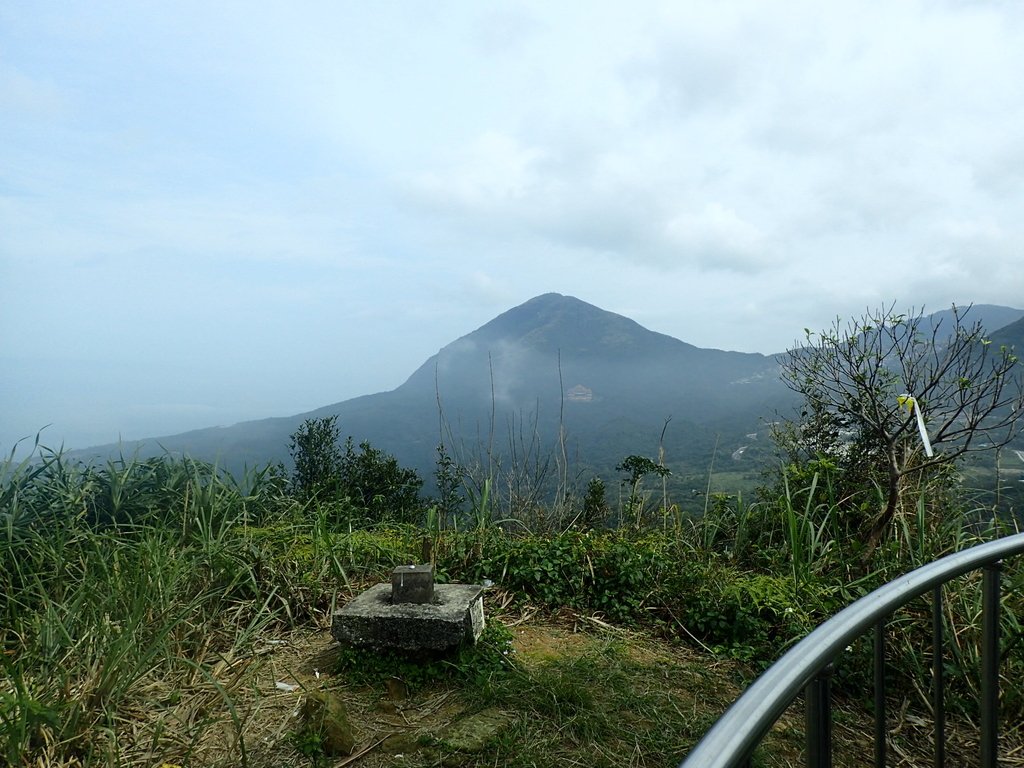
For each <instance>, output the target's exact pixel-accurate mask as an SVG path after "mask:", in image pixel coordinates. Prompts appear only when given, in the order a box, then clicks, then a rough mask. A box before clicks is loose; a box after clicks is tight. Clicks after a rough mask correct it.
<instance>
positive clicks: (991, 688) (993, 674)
mask: <svg viewBox="0 0 1024 768" xmlns="http://www.w3.org/2000/svg"><path fill="white" fill-rule="evenodd" d="M1022 553H1024V533H1021V534H1016V535H1014V536H1007V537H1005V538H1002V539H998V540H996V541H991V542H988V543H986V544H979V545H977V546H975V547H971V548H969V549H966V550H963V551H962V552H956V553H954V554H952V555H947V556H946V557H943V558H941V559H939V560H936V561H935V562H933V563H929V564H928V565H925V566H922V567H921V568H918V569H916V570H914V571H911V572H910V573H907V574H904V575H903V576H900V577H899V578H897V579H894V580H893V581H890V582H889V583H887V584H885V585H883V586H881V587H879V588H878V589H876V590H875V591H873V592H871V593H870V594H868V595H865V596H864V597H862V598H860V599H859V600H857V601H856V602H854V603H853V604H852V605H849V606H847V607H846V608H844V609H843V610H841V611H840V612H839V613H837V614H836V615H835V616H833V617H832V618H831V619H829V620H828V621H826V622H825V623H824V624H822V625H821V626H819V627H818V628H817V629H815V630H814V631H813V632H811V633H810V634H809V635H807V637H805V638H804V639H803V640H801V641H800V642H799V643H797V644H796V645H795V646H793V648H791V649H790V650H789V651H788V652H787V653H786V654H785V655H784V656H782V658H780V659H779V660H778V661H777V662H775V664H773V665H772V666H771V667H770V668H769V669H767V670H766V671H765V672H764V673H763V674H762V675H761V676H760V677H759V678H758V679H757V680H755V681H754V683H753V684H752V685H751V686H750V687H749V688H747V690H746V691H745V692H744V693H743V695H742V696H740V698H739V699H737V700H736V701H735V702H734V703H733V705H732V706H731V707H730V708H729V709H728V710H727V711H726V712H725V714H724V715H722V717H721V718H719V720H718V722H716V723H715V725H714V726H712V727H711V729H710V730H709V731H708V732H707V733H706V734H705V735H704V738H703V739H701V741H700V742H699V743H698V744H697V746H695V747H694V748H693V749H692V750H691V751H690V753H689V755H687V757H686V758H685V759H684V760H683V762H682V763H681V764H680V768H741V767H742V766H749V765H750V758H751V755H752V754H753V752H754V749H755V748H756V747H757V746H758V744H760V743H761V740H762V739H763V738H764V736H765V734H766V733H767V732H768V730H769V729H770V728H771V727H772V725H773V724H774V723H775V722H776V721H777V720H778V719H779V717H781V715H782V713H783V712H785V711H786V709H787V708H788V707H789V706H790V704H792V703H793V700H794V699H795V698H796V697H797V695H798V694H799V693H800V691H801V690H803V691H804V692H805V702H806V711H807V731H806V740H807V746H806V760H807V765H808V766H810V767H811V768H824V767H827V766H831V765H832V710H831V696H830V677H831V674H832V664H833V662H834V661H835V660H836V658H838V656H839V654H840V653H842V651H843V650H844V649H845V648H846V647H847V646H848V645H849V644H850V643H851V642H853V641H854V640H855V639H857V638H858V637H860V636H861V635H864V634H866V633H867V632H868V631H870V630H871V629H872V628H874V635H875V638H874V642H875V647H874V667H875V669H874V681H875V766H876V767H877V768H883V766H884V765H885V759H886V740H885V737H886V713H885V675H884V671H885V624H886V621H887V620H888V618H889V617H890V616H891V615H892V614H893V612H894V611H896V609H898V608H901V607H903V606H904V605H906V604H907V603H909V602H910V601H911V600H913V599H915V598H917V597H920V596H922V595H924V594H926V593H928V592H929V591H931V592H932V600H933V605H932V616H933V621H932V642H933V643H934V648H935V652H934V653H933V654H932V657H933V667H932V675H933V683H934V684H933V686H932V696H933V700H932V708H933V711H934V730H935V745H934V750H935V752H934V758H935V765H936V766H941V765H943V763H944V760H945V746H944V745H945V738H944V736H945V705H944V703H943V685H942V661H943V654H942V646H943V629H942V585H943V584H945V583H946V582H948V581H951V580H952V579H955V578H956V577H957V576H961V575H963V574H965V573H968V572H970V571H975V570H978V569H979V568H980V569H984V576H983V581H982V640H981V642H982V648H981V702H980V703H981V720H980V726H981V738H980V744H981V755H980V758H981V766H982V768H995V766H996V747H997V743H998V708H997V705H998V700H999V597H1000V591H999V576H1000V565H1001V561H1002V560H1003V559H1005V558H1007V557H1012V556H1014V555H1019V554H1022Z"/></svg>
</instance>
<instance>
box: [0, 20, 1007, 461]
mask: <svg viewBox="0 0 1024 768" xmlns="http://www.w3.org/2000/svg"><path fill="white" fill-rule="evenodd" d="M1022 39H1024V4H1020V3H1017V2H1005V3H1001V2H967V1H961V2H953V1H952V0H946V1H944V0H927V1H925V0H907V1H906V2H898V3H894V2H891V0H884V1H880V2H870V1H867V2H859V1H856V0H855V1H854V2H847V3H822V2H820V1H819V0H807V1H806V2H804V1H802V0H799V1H798V0H792V1H791V0H777V1H776V2H771V3H765V2H762V1H761V0H749V1H744V0H738V1H737V2H730V1H729V0H714V1H709V2H697V1H696V0H688V1H687V2H680V0H674V1H673V2H664V3H660V2H643V1H642V0H641V1H639V2H631V3H622V2H601V1H599V0H586V1H585V2H584V1H582V0H581V1H578V2H564V3H551V2H503V1H502V0H493V1H489V2H486V3H481V2H469V1H468V0H467V1H466V2H446V1H445V0H439V1H438V2H430V3H422V2H413V1H412V0H409V1H408V2H388V1H386V0H382V1H380V2H372V3H367V2H351V1H343V0H339V1H332V2H326V1H324V2H306V1H303V0H289V1H288V2H275V1H274V0H261V2H259V3H252V2H233V1H231V0H225V1H224V2H221V1H220V0H203V2H194V1H193V0H175V2H173V3H171V2H148V1H147V0H131V1H130V2H129V1H128V0H122V1H109V2H104V0H90V2H88V3H73V2H66V1H62V2H56V1H55V0H33V2H31V3H22V2H16V1H15V0H0V453H2V454H7V453H8V452H9V451H10V450H11V448H12V447H13V446H14V445H15V443H16V441H18V440H19V439H20V438H23V437H28V438H29V443H30V442H31V441H32V439H33V438H34V436H35V434H36V433H37V432H39V430H41V429H42V430H43V431H42V436H41V441H42V442H43V443H44V444H46V445H48V446H50V447H57V446H59V445H61V444H63V445H64V446H66V447H68V448H75V447H85V446H90V445H95V444H98V443H108V442H114V441H117V440H118V439H124V440H131V439H136V438H141V437H150V436H156V435H166V434H173V433H177V432H182V431H185V430H188V429H194V428H201V427H208V426H215V425H227V424H233V423H236V422H239V421H244V420H248V419H256V418H264V417H268V416H285V415H292V414H297V413H302V412H305V411H308V410H311V409H314V408H317V407H320V406H323V405H327V404H330V403H334V402H339V401H342V400H346V399H348V398H351V397H355V396H358V395H362V394H369V393H372V392H378V391H384V390H390V389H394V388H395V387H397V386H399V385H401V384H402V382H403V381H404V380H405V379H406V378H407V377H408V376H409V375H410V374H411V373H412V372H413V371H414V370H415V369H416V368H417V367H418V366H419V365H420V364H422V363H423V362H424V361H425V360H426V359H427V358H429V357H430V356H431V355H433V354H434V353H436V352H437V351H438V350H439V349H440V348H441V347H443V346H444V345H446V344H448V343H449V342H451V341H453V340H455V339H456V338H458V337H460V336H462V335H464V334H467V333H469V332H471V331H473V330H474V329H476V328H478V327H479V326H481V325H483V324H484V323H486V322H487V321H488V320H490V319H492V318H493V317H495V316H496V315H498V314H500V313H501V312H503V311H505V310H507V309H510V308H511V307H513V306H516V305H518V304H521V303H523V302H524V301H527V300H528V299H530V298H532V297H534V296H537V295H539V294H542V293H547V292H551V291H555V292H558V293H563V294H567V295H571V296H576V297H578V298H580V299H582V300H584V301H587V302H590V303H592V304H595V305H597V306H599V307H601V308H603V309H606V310H609V311H612V312H617V313H619V314H623V315H626V316H628V317H631V318H633V319H634V320H636V321H637V322H639V323H640V324H641V325H644V326H645V327H647V328H650V329H651V330H655V331H658V332H661V333H666V334H669V335H672V336H675V337H677V338H679V339H682V340H684V341H687V342H689V343H691V344H696V345H698V346H701V347H715V348H721V349H730V350H739V351H752V352H763V353H773V352H780V351H782V350H784V349H786V348H788V347H790V346H792V345H793V343H794V342H795V341H796V340H798V339H799V338H801V337H802V336H803V329H804V328H811V329H820V328H826V327H828V326H829V325H830V324H831V323H832V321H834V320H835V319H836V318H838V317H843V318H846V317H852V316H856V315H858V314H860V313H863V312H864V311H865V310H866V309H868V308H874V307H878V306H883V305H888V304H891V303H896V304H897V305H899V306H900V307H923V308H925V309H927V310H929V311H935V310H939V309H945V308H948V307H949V306H950V305H951V304H952V303H954V302H955V303H957V304H967V303H971V302H974V303H985V304H1000V305H1005V306H1011V307H1017V308H1024V215H1022V212H1024V78H1022V77H1021V73H1022V72H1024V45H1021V44H1020V41H1021V40H1022ZM24 445H26V443H23V444H22V446H24Z"/></svg>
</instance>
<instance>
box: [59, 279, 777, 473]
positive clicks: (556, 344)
mask: <svg viewBox="0 0 1024 768" xmlns="http://www.w3.org/2000/svg"><path fill="white" fill-rule="evenodd" d="M790 399H791V398H790V395H789V393H788V391H787V390H785V388H784V387H783V386H782V385H781V383H780V382H779V381H778V377H777V371H776V363H775V361H774V359H773V357H771V356H766V355H760V354H749V353H739V352H726V351H721V350H711V349H700V348H698V347H695V346H693V345H691V344H687V343H685V342H682V341H680V340H678V339H674V338H672V337H670V336H666V335H663V334H659V333H654V332H652V331H649V330H647V329H645V328H643V327H642V326H640V325H639V324H637V323H635V322H634V321H632V320H630V319H629V318H626V317H623V316H621V315H616V314H613V313H611V312H606V311H604V310H601V309H599V308H598V307H595V306H593V305H591V304H587V303H586V302H583V301H580V300H579V299H576V298H573V297H569V296H562V295H559V294H545V295H543V296H538V297H537V298H535V299H532V300H530V301H528V302H526V303H525V304H522V305H520V306H518V307H515V308H513V309H511V310H509V311H507V312H505V313H503V314H501V315H499V316H498V317H496V318H494V319H493V320H492V321H490V322H489V323H487V324H485V325H484V326H482V327H481V328H479V329H477V330H476V331H474V332H472V333H470V334H467V335H466V336H463V337H461V338H459V339H457V340H455V341H453V342H452V343H451V344H449V345H447V346H446V347H444V348H443V349H441V350H440V351H439V352H438V353H437V354H436V355H434V356H433V357H431V358H430V359H429V360H427V361H425V362H424V363H423V365H421V366H420V367H419V368H418V369H417V370H416V371H415V372H414V373H413V374H412V375H411V376H410V377H409V379H408V380H407V381H406V382H405V383H404V384H402V385H401V386H400V387H398V388H397V389H395V390H393V391H390V392H382V393H378V394H373V395H366V396H363V397H358V398H354V399H351V400H346V401H344V402H340V403H334V404H332V405H327V406H324V407H323V408H319V409H317V410H314V411H311V412H308V413H302V414H296V415H294V416H290V417H284V418H273V419H264V420H260V421H251V422H244V423H241V424H236V425H234V426H231V427H218V428H212V429H203V430H197V431H192V432H188V433H185V434H179V435H172V436H166V437H159V438H152V439H147V440H143V441H139V442H136V443H128V444H125V445H123V446H121V447H120V450H121V451H123V452H126V453H131V452H135V451H138V452H139V454H140V455H141V456H149V455H156V454H159V453H161V452H163V451H169V452H171V453H188V454H190V455H192V456H195V457H199V458H203V459H207V460H210V461H217V462H218V463H220V464H221V465H223V466H225V467H228V468H230V469H233V470H236V469H239V468H241V467H242V466H244V465H249V466H255V465H259V464H264V463H266V462H276V461H283V462H287V460H288V455H287V445H288V436H289V435H290V434H291V433H292V432H293V431H294V430H295V429H296V428H297V427H298V426H299V425H300V424H301V423H302V422H303V421H304V420H305V419H307V418H316V417H322V416H327V415H337V416H338V420H339V426H340V428H341V431H342V434H344V435H351V436H352V437H353V438H354V439H355V440H356V442H359V441H362V440H369V441H370V442H371V443H373V445H374V446H376V447H379V448H382V449H384V450H386V451H388V452H390V453H393V454H394V455H395V456H396V457H397V458H398V459H399V461H401V462H402V463H403V464H406V465H408V466H411V467H415V468H416V469H418V470H419V471H420V472H421V474H423V475H424V476H429V474H430V472H431V471H432V468H433V466H434V461H435V459H436V448H437V445H438V444H439V443H441V442H444V443H445V444H446V446H447V448H448V450H449V451H450V452H452V453H454V454H456V455H458V456H459V457H460V459H462V460H465V461H470V460H485V459H486V456H487V455H488V453H490V455H491V456H492V458H495V459H497V458H498V457H500V456H504V457H505V458H504V459H503V460H504V461H505V462H506V463H507V462H508V461H512V460H518V461H525V460H528V461H531V462H538V461H539V462H547V461H552V460H553V457H554V454H553V452H554V451H555V448H556V445H557V448H558V451H557V453H558V455H559V457H560V456H561V454H562V452H563V448H564V453H565V456H566V459H567V460H568V461H571V462H572V463H573V465H574V467H577V468H582V467H593V468H596V469H603V470H605V471H607V470H609V469H610V468H611V467H613V466H614V464H615V463H617V462H618V461H620V460H621V459H622V457H623V456H625V455H627V454H630V453H643V454H648V455H653V454H655V453H656V452H657V450H658V443H659V437H660V436H661V434H662V431H663V430H664V444H663V449H664V451H665V454H666V462H667V463H669V464H670V465H671V464H672V463H673V462H680V461H686V462H689V463H698V464H700V463H706V462H707V461H708V460H710V457H711V453H712V452H713V451H714V449H715V446H716V444H719V447H720V449H722V450H729V451H730V452H731V451H733V450H735V449H736V447H737V441H738V440H740V439H741V438H743V436H744V435H746V434H749V433H753V432H756V431H757V430H758V429H759V428H760V420H761V418H762V417H770V416H771V414H772V413H773V412H774V409H777V408H780V407H787V404H788V403H789V402H790ZM666 423H667V425H668V426H667V428H666ZM560 428H561V431H560ZM560 435H562V436H563V439H562V441H561V444H559V436H560ZM114 448H116V447H113V446H101V447H99V448H95V449H90V451H88V452H79V453H80V454H81V453H108V452H110V450H112V449H114ZM513 454H515V458H513ZM559 460H561V459H559Z"/></svg>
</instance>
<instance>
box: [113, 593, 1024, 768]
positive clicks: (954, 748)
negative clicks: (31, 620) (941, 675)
mask: <svg viewBox="0 0 1024 768" xmlns="http://www.w3.org/2000/svg"><path fill="white" fill-rule="evenodd" d="M489 620H494V619H489ZM498 620H500V621H502V623H503V624H505V625H506V626H507V627H508V629H509V630H510V631H511V632H512V635H513V647H514V651H515V656H516V657H517V658H518V660H519V661H520V663H522V664H524V665H527V666H529V665H540V664H544V663H545V662H549V661H551V660H556V659H561V658H566V657H572V656H576V655H581V654H584V653H586V652H587V651H588V650H589V649H591V648H593V647H594V646H595V645H597V644H600V643H603V642H607V640H608V638H609V637H614V638H615V639H617V640H619V641H621V646H622V647H624V648H625V649H626V652H627V653H628V655H629V657H630V659H631V660H634V661H635V662H636V663H638V664H641V665H644V666H645V667H647V668H658V667H659V666H662V667H665V668H666V669H667V668H669V667H671V669H672V675H673V676H674V677H673V679H671V680H669V679H667V678H666V680H665V684H666V686H671V687H672V690H673V695H677V696H678V699H679V703H678V706H679V707H681V708H683V709H686V710H691V709H692V712H693V715H694V717H695V718H700V719H702V721H703V722H706V723H707V725H710V724H711V723H712V722H713V721H714V719H715V718H716V717H717V716H718V714H720V712H721V711H723V710H724V709H725V708H726V707H727V706H728V704H729V703H730V702H731V701H732V700H733V699H734V698H735V697H736V696H737V695H738V694H739V692H740V685H739V680H740V674H739V672H738V669H737V666H736V665H735V664H733V663H732V662H727V661H716V660H713V659H709V657H708V656H706V655H704V654H702V653H700V652H698V651H696V650H693V649H690V648H689V647H687V646H683V645H679V644H670V643H668V642H666V641H663V640H659V639H656V638H652V637H648V636H644V635H642V634H638V633H630V632H624V631H623V630H621V629H616V628H615V627H611V626H609V625H607V624H605V623H604V622H602V621H600V620H599V619H588V618H583V617H574V616H571V615H566V616H560V617H550V616H547V617H543V618H542V617H540V616H539V615H537V614H531V613H529V612H527V613H526V614H524V615H518V616H510V615H503V616H501V617H500V618H499V619H498ZM339 651H340V647H339V645H338V644H337V642H336V641H335V640H334V639H333V638H332V637H331V634H330V631H329V629H328V628H327V627H321V628H316V629H303V630H297V631H293V632H290V633H287V634H282V635H279V636H275V637H269V638H266V639H263V640H261V641H258V642H257V643H255V645H254V646H253V648H252V650H251V652H249V653H248V654H246V655H245V656H243V657H240V658H233V659H232V658H225V659H222V660H221V661H220V662H219V663H218V664H217V665H216V666H215V667H214V668H213V671H212V673H210V674H209V675H203V674H199V673H197V674H196V675H195V676H194V678H193V679H192V680H191V681H190V682H189V684H187V685H185V686H181V685H179V686H178V687H177V689H176V690H174V691H170V690H164V689H162V688H161V686H160V685H159V684H154V686H153V690H152V691H151V696H152V701H153V703H154V704H155V705H157V706H155V707H153V708H152V709H150V710H149V711H148V712H142V711H140V712H139V713H137V714H138V715H139V719H138V720H137V723H138V724H139V726H140V728H141V727H142V724H143V722H144V721H148V724H147V725H146V726H145V731H144V732H145V733H152V732H154V727H155V732H156V733H158V734H159V736H158V738H157V739H152V738H151V739H150V742H149V744H150V746H149V747H148V748H144V747H141V746H140V747H139V748H137V749H135V750H134V754H132V755H131V758H132V759H131V764H133V765H147V766H153V767H154V768H165V767H166V768H175V767H177V766H181V767H182V768H184V766H235V765H239V764H240V754H241V751H242V750H243V749H244V760H245V761H246V762H247V763H248V765H249V766H251V767H252V768H276V767H277V766H285V765H287V766H296V767H298V768H301V767H302V766H330V767H331V768H341V766H345V765H360V766H365V768H384V767H385V766H387V767H392V766H406V767H407V768H408V767H410V766H422V765H431V764H444V765H453V764H459V763H458V762H457V761H456V762H455V763H453V762H452V761H451V760H445V761H441V760H440V759H436V760H435V759H434V758H432V757H430V756H429V755H426V754H424V752H423V751H422V750H420V749H419V747H418V744H419V743H421V742H422V741H423V739H422V736H423V734H426V735H428V736H433V735H437V734H440V733H442V732H443V731H444V730H445V729H446V728H448V727H450V726H452V725H453V724H455V723H457V722H459V721H460V719H463V718H465V717H466V715H467V713H470V712H473V711H476V709H479V707H476V706H474V702H473V701H471V700H467V699H466V697H465V695H464V692H463V691H462V690H460V689H459V688H458V687H456V686H452V685H444V684H439V685H436V686H425V687H424V688H422V689H420V690H418V691H414V692H413V693H412V694H411V695H410V694H409V692H408V689H407V687H406V686H405V685H404V684H403V683H402V682H401V681H398V680H391V681H387V680H385V681H383V683H382V684H380V685H378V686H376V687H367V686H365V685H363V686H360V685H354V684H352V683H351V682H350V681H348V680H346V679H345V676H344V675H342V674H341V673H339V672H338V671H337V670H338V657H339ZM325 690H326V691H331V692H333V693H335V694H336V695H338V696H339V697H340V698H341V699H342V700H343V701H344V703H345V705H346V707H347V708H348V712H349V717H350V719H351V721H352V723H353V725H354V727H355V731H356V747H355V750H354V752H353V754H351V755H349V756H339V757H334V758H325V757H324V756H322V755H320V756H313V757H311V756H307V755H303V754H301V753H300V752H299V751H298V750H297V748H296V744H295V739H294V734H295V733H296V731H297V730H298V729H299V724H300V718H299V710H300V706H301V702H302V700H303V697H304V696H305V695H306V693H307V692H310V691H325ZM154 718H156V719H158V720H159V722H158V723H156V724H154V722H153V721H154ZM893 719H894V723H893V726H892V729H891V732H892V734H893V735H894V736H898V737H900V738H899V743H898V744H896V745H894V746H892V747H890V755H891V758H890V760H891V762H890V764H892V765H899V766H913V765H926V764H929V762H930V758H929V757H928V754H929V751H930V747H929V746H928V744H929V743H930V732H929V724H928V723H927V722H926V721H925V720H924V719H922V718H920V717H915V716H913V715H910V714H907V713H906V712H903V713H897V715H896V717H894V718H893ZM871 728H872V724H871V720H870V719H869V717H868V716H867V715H866V714H865V713H863V712H859V711H856V710H852V709H847V708H844V707H843V705H842V703H840V704H839V706H838V707H837V709H836V714H835V740H836V743H837V745H838V749H837V755H836V764H837V765H839V766H844V765H847V766H858V765H868V764H871V761H872V745H871V741H870V734H871V733H872V730H871ZM142 732H143V731H142V730H140V736H141V733H142ZM802 733H803V716H802V711H801V710H800V708H799V706H795V707H793V708H791V710H790V711H789V712H788V713H787V714H786V715H784V716H783V718H782V719H781V720H780V722H779V723H778V724H777V725H776V727H775V729H774V730H773V733H772V735H771V736H770V737H769V740H770V744H771V747H770V752H771V754H770V756H769V757H768V759H767V760H766V761H765V762H766V764H767V765H801V764H802V755H801V751H802V743H801V742H802ZM240 735H241V739H240ZM698 735H699V734H698ZM141 741H142V739H140V742H141ZM947 754H948V755H949V760H950V762H949V764H951V765H954V764H955V765H970V764H976V760H975V758H974V757H973V755H974V754H976V744H975V743H974V741H973V733H972V731H971V729H970V728H967V729H964V728H959V729H958V728H957V727H956V726H955V724H954V725H953V727H952V728H951V735H950V742H949V745H948V747H947ZM1002 755H1003V759H1001V762H1000V764H1001V765H1003V766H1014V765H1016V766H1020V765H1024V750H1022V749H1021V748H1019V747H1016V748H1015V747H1004V749H1003V751H1002ZM639 757H640V759H639V760H637V761H631V762H632V763H633V764H636V765H645V764H647V763H645V762H644V761H643V760H642V756H639ZM574 763H575V761H573V763H566V764H574ZM474 764H475V763H474ZM559 764H561V763H559Z"/></svg>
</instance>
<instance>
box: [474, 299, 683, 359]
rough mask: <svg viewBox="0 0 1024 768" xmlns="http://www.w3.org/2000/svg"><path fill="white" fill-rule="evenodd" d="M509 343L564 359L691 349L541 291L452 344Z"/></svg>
mask: <svg viewBox="0 0 1024 768" xmlns="http://www.w3.org/2000/svg"><path fill="white" fill-rule="evenodd" d="M467 340H469V341H473V342H477V343H482V344H485V345H486V344H490V343H493V342H495V341H502V342H506V343H507V342H513V343H518V344H522V345H524V346H525V347H528V348H531V349H534V350H536V351H539V352H549V353H550V352H556V351H560V352H561V353H562V354H563V355H567V356H578V355H582V356H587V355H590V354H595V353H599V354H601V355H607V354H609V353H611V354H629V355H636V354H649V353H652V352H656V351H659V350H661V349H663V348H664V347H665V346H666V345H668V346H670V347H673V348H675V349H694V347H692V345H690V344H686V343H685V342H682V341H679V340H678V339H674V338H672V337H670V336H665V335H664V334H661V333H656V332H654V331H650V330H648V329H646V328H644V327H643V326H642V325H640V324H639V323H637V322H635V321H634V320H630V319H629V318H628V317H623V316H622V315H617V314H615V313H614V312H608V311H607V310H604V309H601V308H599V307H595V306H594V305H593V304H588V303H587V302H585V301H582V300H580V299H578V298H576V297H575V296H563V295H562V294H560V293H545V294H541V295H540V296H536V297H534V298H532V299H530V300H529V301H526V302H524V303H523V304H520V305H519V306H517V307H513V308H512V309H510V310H508V311H507V312H503V313H502V314H500V315H498V316H497V317H496V318H494V319H493V320H491V321H490V322H489V323H487V324H485V325H483V326H481V327H480V328H478V329H477V330H476V331H474V332H473V333H470V334H468V335H467V336H464V337H463V338H462V339H459V341H458V342H456V344H459V343H462V342H465V341H467Z"/></svg>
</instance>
